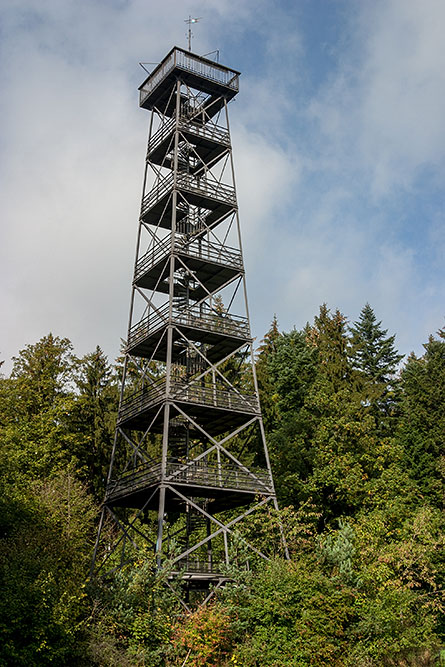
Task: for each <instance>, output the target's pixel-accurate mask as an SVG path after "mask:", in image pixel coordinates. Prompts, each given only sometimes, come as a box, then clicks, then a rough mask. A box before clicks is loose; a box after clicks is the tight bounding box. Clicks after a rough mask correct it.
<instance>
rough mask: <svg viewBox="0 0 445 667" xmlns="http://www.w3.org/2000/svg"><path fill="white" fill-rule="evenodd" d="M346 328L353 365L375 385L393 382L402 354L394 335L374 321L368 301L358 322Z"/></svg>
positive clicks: (374, 317) (375, 319)
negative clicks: (349, 336) (350, 344)
mask: <svg viewBox="0 0 445 667" xmlns="http://www.w3.org/2000/svg"><path fill="white" fill-rule="evenodd" d="M349 330H350V332H351V334H352V351H351V359H352V362H353V365H354V368H356V369H357V370H359V371H360V372H361V373H363V374H364V375H365V376H366V377H368V378H370V379H371V380H372V381H373V382H375V383H377V384H384V385H389V384H391V382H394V376H395V374H396V371H397V367H398V364H399V362H400V361H401V360H402V359H403V354H399V353H398V352H397V350H396V348H395V345H394V342H395V335H393V336H388V335H387V334H388V330H387V329H382V323H381V322H378V321H377V318H376V316H375V314H374V311H373V309H372V308H371V306H370V305H369V303H367V304H366V305H365V306H364V307H363V308H362V310H361V313H360V317H359V319H358V321H357V322H355V323H354V325H353V326H351V327H350V328H349Z"/></svg>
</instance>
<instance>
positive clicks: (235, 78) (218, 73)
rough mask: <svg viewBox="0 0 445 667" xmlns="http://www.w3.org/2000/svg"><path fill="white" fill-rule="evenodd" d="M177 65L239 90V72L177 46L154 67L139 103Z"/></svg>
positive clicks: (140, 94)
mask: <svg viewBox="0 0 445 667" xmlns="http://www.w3.org/2000/svg"><path fill="white" fill-rule="evenodd" d="M175 67H178V68H180V69H182V70H184V71H186V72H191V73H192V74H197V75H198V76H201V77H203V78H204V79H208V80H209V81H213V82H214V83H217V84H220V85H221V86H227V87H228V88H230V89H232V90H234V91H236V92H237V91H238V90H239V75H238V72H236V71H234V70H230V69H228V68H227V67H223V66H222V65H218V63H212V62H210V61H209V60H205V59H203V58H199V57H197V56H194V55H193V54H191V53H189V52H188V51H183V50H182V49H178V48H175V49H173V50H172V52H171V53H169V54H168V56H167V57H166V59H165V60H164V61H163V62H161V63H160V64H159V65H158V66H157V67H156V68H155V69H154V71H153V73H152V74H151V76H149V77H148V79H147V81H145V83H144V84H143V85H142V87H141V89H140V91H139V103H140V104H141V105H142V104H143V103H144V102H145V100H146V99H147V97H148V96H149V95H150V94H151V93H152V92H153V90H154V89H155V88H156V87H157V86H158V85H159V84H160V83H161V81H162V80H163V79H164V78H165V77H166V76H168V74H169V73H170V72H171V71H172V70H173V69H174V68H175Z"/></svg>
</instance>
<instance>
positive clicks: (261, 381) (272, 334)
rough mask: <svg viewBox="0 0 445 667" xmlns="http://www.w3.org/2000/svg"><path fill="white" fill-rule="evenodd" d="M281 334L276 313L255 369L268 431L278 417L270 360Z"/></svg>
mask: <svg viewBox="0 0 445 667" xmlns="http://www.w3.org/2000/svg"><path fill="white" fill-rule="evenodd" d="M280 336H281V334H280V332H279V330H278V320H277V317H276V315H274V318H273V320H272V323H271V325H270V329H269V331H268V332H267V333H266V334H265V336H264V338H263V340H262V341H261V344H260V345H259V347H258V350H257V352H258V356H257V359H256V364H255V370H256V375H257V381H258V391H259V395H260V403H261V412H262V417H263V422H264V427H265V429H266V431H270V430H271V429H272V428H273V427H274V426H275V425H276V421H277V417H278V412H277V405H276V398H277V396H276V392H275V390H274V384H273V381H272V377H271V373H270V361H271V359H272V357H273V356H274V355H275V354H276V351H277V343H278V340H279V338H280Z"/></svg>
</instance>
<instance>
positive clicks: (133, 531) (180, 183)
mask: <svg viewBox="0 0 445 667" xmlns="http://www.w3.org/2000/svg"><path fill="white" fill-rule="evenodd" d="M239 75H240V74H239V72H237V71H236V70H233V69H230V68H228V67H224V66H223V65H221V64H219V63H216V62H213V61H212V60H209V59H207V58H205V57H201V56H198V55H196V54H194V53H191V52H189V51H186V50H183V49H181V48H178V47H174V48H173V49H172V50H171V51H170V52H169V53H168V54H167V56H166V57H165V58H164V59H163V60H162V62H161V63H159V65H157V67H156V68H155V69H154V70H153V71H152V72H151V74H150V75H149V76H148V77H147V78H146V80H145V81H144V82H143V84H142V85H141V86H140V88H139V104H140V107H142V108H143V109H146V110H147V111H149V112H150V125H149V136H148V146H147V152H146V167H145V174H144V181H143V192H142V201H141V208H140V218H139V225H138V233H137V244H136V258H135V264H134V277H133V282H132V288H131V300H130V316H129V325H128V335H127V341H126V348H125V361H124V367H123V377H122V387H121V395H120V405H119V413H118V418H117V426H116V434H115V440H114V446H113V451H112V456H111V462H110V470H109V475H108V480H107V487H106V495H105V500H104V505H103V511H102V517H101V522H100V528H99V534H98V540H97V543H96V548H95V553H94V561H95V571H97V572H98V573H99V574H100V573H101V572H102V573H104V574H105V572H107V571H108V572H109V571H112V570H114V569H116V568H119V567H122V566H123V565H124V564H125V563H127V562H129V561H131V560H132V559H133V558H135V557H137V555H138V553H139V554H140V553H142V552H144V553H147V550H149V551H152V552H153V553H154V554H155V556H154V566H155V567H158V568H162V567H163V565H164V564H165V563H168V568H169V573H170V576H172V577H173V576H177V577H180V578H182V580H183V582H184V588H185V589H186V591H187V595H188V593H189V591H190V590H192V589H198V590H206V589H208V588H209V586H210V584H212V585H213V586H216V587H218V586H219V585H221V583H223V582H224V581H225V580H226V579H227V577H228V574H227V573H228V571H229V568H230V564H231V562H232V561H233V559H234V558H235V557H237V554H238V552H239V545H240V544H243V545H244V546H243V553H244V554H247V555H248V554H251V556H252V558H253V559H257V558H267V557H268V556H267V553H264V550H263V549H262V547H261V544H260V543H259V539H260V538H259V535H258V529H257V528H255V525H256V526H257V527H258V525H261V519H259V518H258V517H259V516H260V515H261V512H270V509H271V508H272V507H276V496H275V491H274V485H273V480H272V474H271V469H270V463H269V457H268V452H267V447H266V441H265V436H264V428H263V423H262V419H261V410H260V404H259V398H258V386H257V381H256V376H255V368H254V363H253V347H252V338H251V330H250V322H249V312H248V306H247V296H246V285H245V272H244V262H243V253H242V247H241V235H240V225H239V219H238V205H237V194H236V187H235V178H234V171H233V160H232V143H231V136H230V128H229V118H228V104H229V102H230V101H231V100H232V99H233V98H234V97H235V95H236V94H237V93H238V85H239ZM253 515H256V519H255V520H256V522H257V523H256V524H252V518H253ZM105 526H107V528H106V529H105ZM105 535H106V538H105ZM101 540H102V542H103V541H104V540H105V542H107V544H106V545H105V546H104V545H102V546H101ZM237 545H238V546H237ZM185 597H187V596H185Z"/></svg>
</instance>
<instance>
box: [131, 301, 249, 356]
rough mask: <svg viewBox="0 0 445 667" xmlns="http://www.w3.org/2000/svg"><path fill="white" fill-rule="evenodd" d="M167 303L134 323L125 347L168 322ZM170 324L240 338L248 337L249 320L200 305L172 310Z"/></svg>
mask: <svg viewBox="0 0 445 667" xmlns="http://www.w3.org/2000/svg"><path fill="white" fill-rule="evenodd" d="M168 315H169V304H168V303H167V304H165V306H163V307H162V308H160V309H159V310H158V311H156V312H153V313H151V315H150V316H149V317H145V318H144V319H143V320H141V321H140V322H138V323H137V324H134V325H133V326H132V327H131V329H130V331H129V334H128V345H127V348H128V349H131V348H132V347H134V346H135V345H137V344H138V343H140V342H142V341H143V340H144V339H145V338H147V337H148V336H150V335H152V334H154V333H155V332H156V331H158V330H159V328H160V327H163V326H165V325H166V324H168V321H169V316H168ZM171 321H172V324H176V325H177V326H183V327H191V328H193V329H203V330H205V331H210V332H212V333H217V334H221V335H222V336H234V337H236V338H241V339H249V338H250V329H249V321H248V319H247V317H241V316H240V315H226V314H221V315H219V314H218V313H215V312H214V311H209V310H203V309H201V308H200V306H189V307H188V308H184V309H183V310H173V311H172V319H171Z"/></svg>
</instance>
